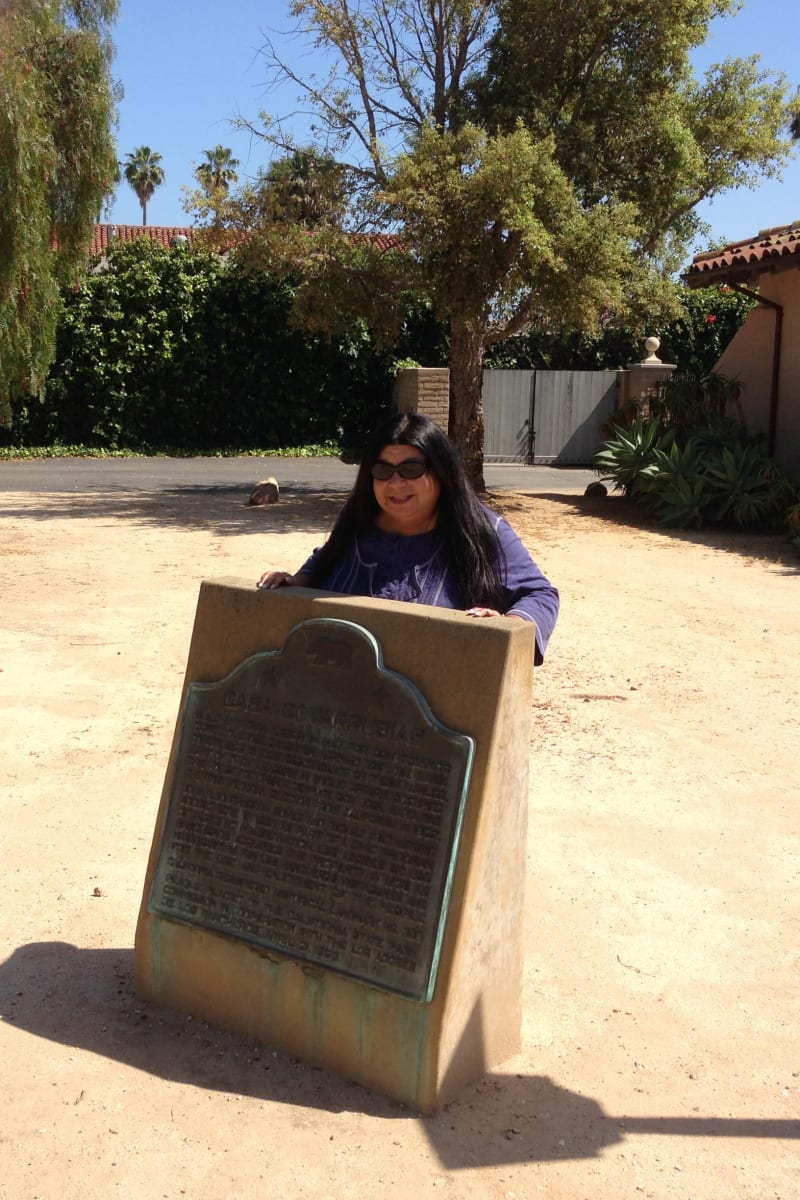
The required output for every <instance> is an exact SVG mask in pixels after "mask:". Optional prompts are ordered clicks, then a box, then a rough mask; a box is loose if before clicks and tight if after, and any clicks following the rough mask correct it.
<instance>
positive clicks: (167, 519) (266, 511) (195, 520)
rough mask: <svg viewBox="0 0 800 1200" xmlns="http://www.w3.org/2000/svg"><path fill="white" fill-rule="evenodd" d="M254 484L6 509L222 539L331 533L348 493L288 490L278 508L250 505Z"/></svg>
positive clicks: (21, 516) (23, 515)
mask: <svg viewBox="0 0 800 1200" xmlns="http://www.w3.org/2000/svg"><path fill="white" fill-rule="evenodd" d="M251 491H252V488H251V487H250V485H249V484H248V485H245V486H238V487H237V486H233V487H196V486H191V487H174V488H169V489H167V490H164V491H159V492H129V491H111V492H108V491H102V492H99V491H98V492H91V491H90V492H79V493H69V492H66V493H65V492H55V493H44V494H41V495H39V496H38V497H37V498H36V500H35V501H34V502H31V500H30V498H27V499H26V500H25V501H24V502H22V503H18V504H14V503H12V504H6V505H5V508H4V510H3V515H4V517H6V518H9V519H17V520H25V521H41V522H45V521H53V520H63V519H65V518H68V519H78V520H103V521H125V522H127V523H128V524H129V525H134V526H135V525H140V526H144V527H153V526H157V527H158V528H160V529H168V528H174V529H177V530H194V529H206V530H209V531H210V532H211V533H213V534H215V535H216V536H219V537H229V536H238V535H241V534H258V535H263V534H265V533H269V534H294V533H318V532H327V530H328V529H330V527H331V525H332V524H333V522H334V520H335V518H336V514H337V513H338V511H339V509H340V508H341V505H342V502H343V499H344V494H343V493H340V492H332V491H325V492H320V491H319V490H317V489H315V488H314V486H313V485H311V484H309V485H307V486H304V485H302V484H296V485H292V486H291V487H285V488H282V490H281V497H280V500H279V501H278V503H277V504H264V505H249V504H248V503H247V501H248V499H249V497H250V493H251Z"/></svg>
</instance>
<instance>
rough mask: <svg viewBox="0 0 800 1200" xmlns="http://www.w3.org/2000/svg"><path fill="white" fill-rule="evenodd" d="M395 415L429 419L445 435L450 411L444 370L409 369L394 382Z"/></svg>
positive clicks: (433, 368) (448, 379) (446, 369)
mask: <svg viewBox="0 0 800 1200" xmlns="http://www.w3.org/2000/svg"><path fill="white" fill-rule="evenodd" d="M394 404H395V408H396V409H397V411H398V412H417V413H421V414H422V416H425V417H430V418H431V420H432V421H435V422H436V423H437V425H441V427H442V429H443V430H444V431H445V433H447V426H448V423H449V412H450V371H449V370H448V368H447V367H409V368H407V369H406V370H404V371H400V372H398V375H397V378H396V379H395V381H394Z"/></svg>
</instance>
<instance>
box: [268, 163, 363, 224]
mask: <svg viewBox="0 0 800 1200" xmlns="http://www.w3.org/2000/svg"><path fill="white" fill-rule="evenodd" d="M261 182H262V185H263V188H264V191H265V194H266V197H267V199H268V200H269V201H270V202H271V204H272V206H273V208H274V217H275V219H276V220H283V221H291V222H294V223H295V224H299V225H305V226H314V225H321V224H323V223H324V222H338V221H341V219H342V217H343V215H344V211H345V207H346V203H347V197H346V192H345V177H344V171H343V170H342V168H341V166H340V165H339V163H337V162H336V160H335V158H334V157H333V155H331V154H322V153H319V152H318V151H315V150H314V149H313V147H307V148H306V149H300V150H294V151H293V152H292V153H291V154H289V155H286V156H285V157H283V158H278V159H276V161H275V162H273V163H272V164H271V166H270V167H269V169H268V170H267V172H266V173H265V175H264V176H263V179H262V181H261Z"/></svg>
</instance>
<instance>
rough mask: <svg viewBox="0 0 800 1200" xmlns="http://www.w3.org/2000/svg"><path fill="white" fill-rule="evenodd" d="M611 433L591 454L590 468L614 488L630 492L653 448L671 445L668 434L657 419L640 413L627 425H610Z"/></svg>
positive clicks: (652, 455) (650, 459)
mask: <svg viewBox="0 0 800 1200" xmlns="http://www.w3.org/2000/svg"><path fill="white" fill-rule="evenodd" d="M612 433H613V437H611V438H609V439H608V441H606V442H603V444H602V446H601V447H600V449H599V450H598V452H597V454H596V455H595V460H594V468H595V470H596V471H597V473H598V475H600V477H601V478H602V479H604V480H605V479H607V480H609V481H610V482H611V483H613V485H614V490H615V491H618V492H624V493H625V494H626V495H631V494H632V493H633V492H635V491H636V488H637V484H638V483H639V482H640V478H641V476H642V472H644V471H646V469H647V468H648V467H650V466H652V464H653V462H654V461H655V457H656V452H657V451H659V450H666V449H668V447H669V446H670V445H671V443H672V434H670V433H667V434H665V433H664V432H663V431H662V429H661V425H660V424H659V422H658V421H654V420H644V419H643V418H642V417H636V419H635V420H634V421H633V422H632V423H631V425H630V427H629V428H627V429H626V428H623V426H621V425H614V426H613V428H612ZM645 478H646V477H645Z"/></svg>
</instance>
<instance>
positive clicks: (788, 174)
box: [103, 0, 800, 251]
mask: <svg viewBox="0 0 800 1200" xmlns="http://www.w3.org/2000/svg"><path fill="white" fill-rule="evenodd" d="M290 25H291V22H290V18H289V16H288V2H287V0H227V3H225V2H220V0H121V6H120V15H119V17H118V19H117V22H116V25H115V27H114V42H115V46H116V58H115V61H114V76H115V78H116V79H117V80H118V81H119V82H120V83H121V85H122V87H123V89H124V97H123V99H122V101H121V103H120V106H119V117H120V121H119V129H118V131H117V144H118V152H119V157H120V159H121V160H124V159H125V157H126V155H127V154H128V153H130V152H131V151H133V150H135V149H136V148H137V147H138V146H142V145H146V146H150V148H151V149H152V150H154V151H157V152H158V153H159V154H160V155H161V165H162V167H163V168H164V172H165V180H164V183H163V185H162V186H161V187H159V188H158V189H157V191H156V192H155V194H154V196H153V198H152V200H151V201H150V203H149V204H148V208H147V218H148V223H149V224H151V225H187V224H190V223H191V219H190V217H189V216H188V215H187V213H186V212H185V210H184V208H183V204H182V201H183V197H184V192H183V190H182V189H183V188H186V187H188V188H191V187H194V186H195V180H194V176H193V172H194V168H195V167H196V166H197V165H198V164H199V163H200V162H202V161H203V159H204V157H205V155H204V151H205V150H207V149H211V148H213V147H214V146H216V145H219V144H221V145H223V146H226V147H229V148H230V149H231V150H233V153H234V156H235V157H236V158H238V159H239V162H240V166H239V168H238V170H239V176H240V181H241V180H244V179H245V178H246V177H248V176H252V175H255V174H256V172H257V170H258V168H259V167H261V166H264V165H266V164H267V163H268V161H269V157H270V155H269V152H268V148H267V147H266V146H265V145H264V143H263V142H261V141H259V140H258V139H254V138H253V137H252V136H251V135H250V134H248V133H246V132H243V131H241V130H237V129H235V128H234V127H233V124H232V122H233V120H234V118H236V117H237V116H242V117H244V118H246V119H248V120H250V121H252V122H254V123H257V117H258V113H259V110H261V109H267V110H269V111H271V112H273V113H276V114H277V113H279V112H286V111H290V110H291V109H292V108H293V106H294V101H295V93H294V90H291V91H289V92H288V93H285V92H284V93H278V94H270V93H267V91H266V75H265V70H264V63H263V59H261V57H260V55H259V50H260V48H261V47H262V46H263V44H264V41H265V37H266V35H267V34H269V35H270V36H271V37H272V38H273V40H275V42H276V44H277V45H278V47H279V49H280V51H281V53H283V54H285V56H286V57H287V58H288V59H290V60H292V61H298V56H299V55H300V52H301V51H300V47H299V46H298V45H297V43H296V42H294V41H293V40H292V39H291V38H290V36H289V34H288V33H287V30H288V29H289V28H290ZM798 44H800V0H744V4H743V6H742V8H741V10H740V12H739V13H738V14H737V15H736V16H733V17H727V18H717V19H716V20H715V21H714V22H713V24H712V27H711V37H710V38H709V40H708V41H707V42H706V44H705V45H704V46H703V47H701V48H700V49H699V50H698V52H697V53H696V54H695V56H694V63H695V68H696V70H697V71H698V73H700V72H702V71H703V70H705V68H706V67H707V66H708V65H710V64H711V63H712V62H717V61H719V60H721V59H723V58H725V57H728V56H745V55H749V54H759V55H760V56H761V65H762V66H763V67H764V68H766V69H769V70H774V71H783V72H785V74H786V75H787V76H788V78H789V80H790V82H791V84H792V85H793V86H798V85H800V54H798V50H797V47H798ZM305 54H306V57H305V58H304V59H299V61H300V63H301V65H302V66H304V67H310V66H311V65H313V61H314V55H313V51H312V52H308V51H306V52H305ZM698 211H699V213H700V215H701V216H702V218H703V220H705V221H706V222H707V223H708V224H709V225H710V226H711V234H710V237H709V244H713V245H716V244H719V242H720V241H721V240H725V241H734V240H736V239H739V238H745V237H749V236H751V235H753V234H756V233H757V232H758V231H759V230H761V229H767V228H771V227H772V226H776V225H786V224H789V223H790V222H792V221H796V220H798V219H800V154H798V156H797V157H796V158H795V159H794V161H793V162H792V163H791V164H790V166H789V167H788V168H787V169H786V170H785V171H784V174H783V180H782V181H778V180H765V181H764V182H763V183H762V184H761V185H760V186H759V187H757V188H756V189H752V190H751V189H737V190H736V191H733V192H730V193H727V194H725V195H723V196H720V197H719V198H718V199H717V200H715V201H713V202H711V203H704V204H703V205H701V206H700V208H699V209H698ZM103 219H104V220H108V221H110V222H112V223H115V224H120V225H125V224H131V225H138V224H141V219H142V214H141V208H140V206H139V202H138V200H137V199H136V196H135V195H134V193H133V191H132V190H131V188H130V186H129V185H128V184H127V183H125V182H124V180H123V181H122V182H121V183H120V185H119V187H118V189H117V193H116V197H115V199H114V201H113V202H112V204H111V207H110V210H109V212H108V213H107V214H104V216H103ZM704 248H705V247H704V245H699V246H697V247H696V250H697V251H700V250H702V249H704Z"/></svg>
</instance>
